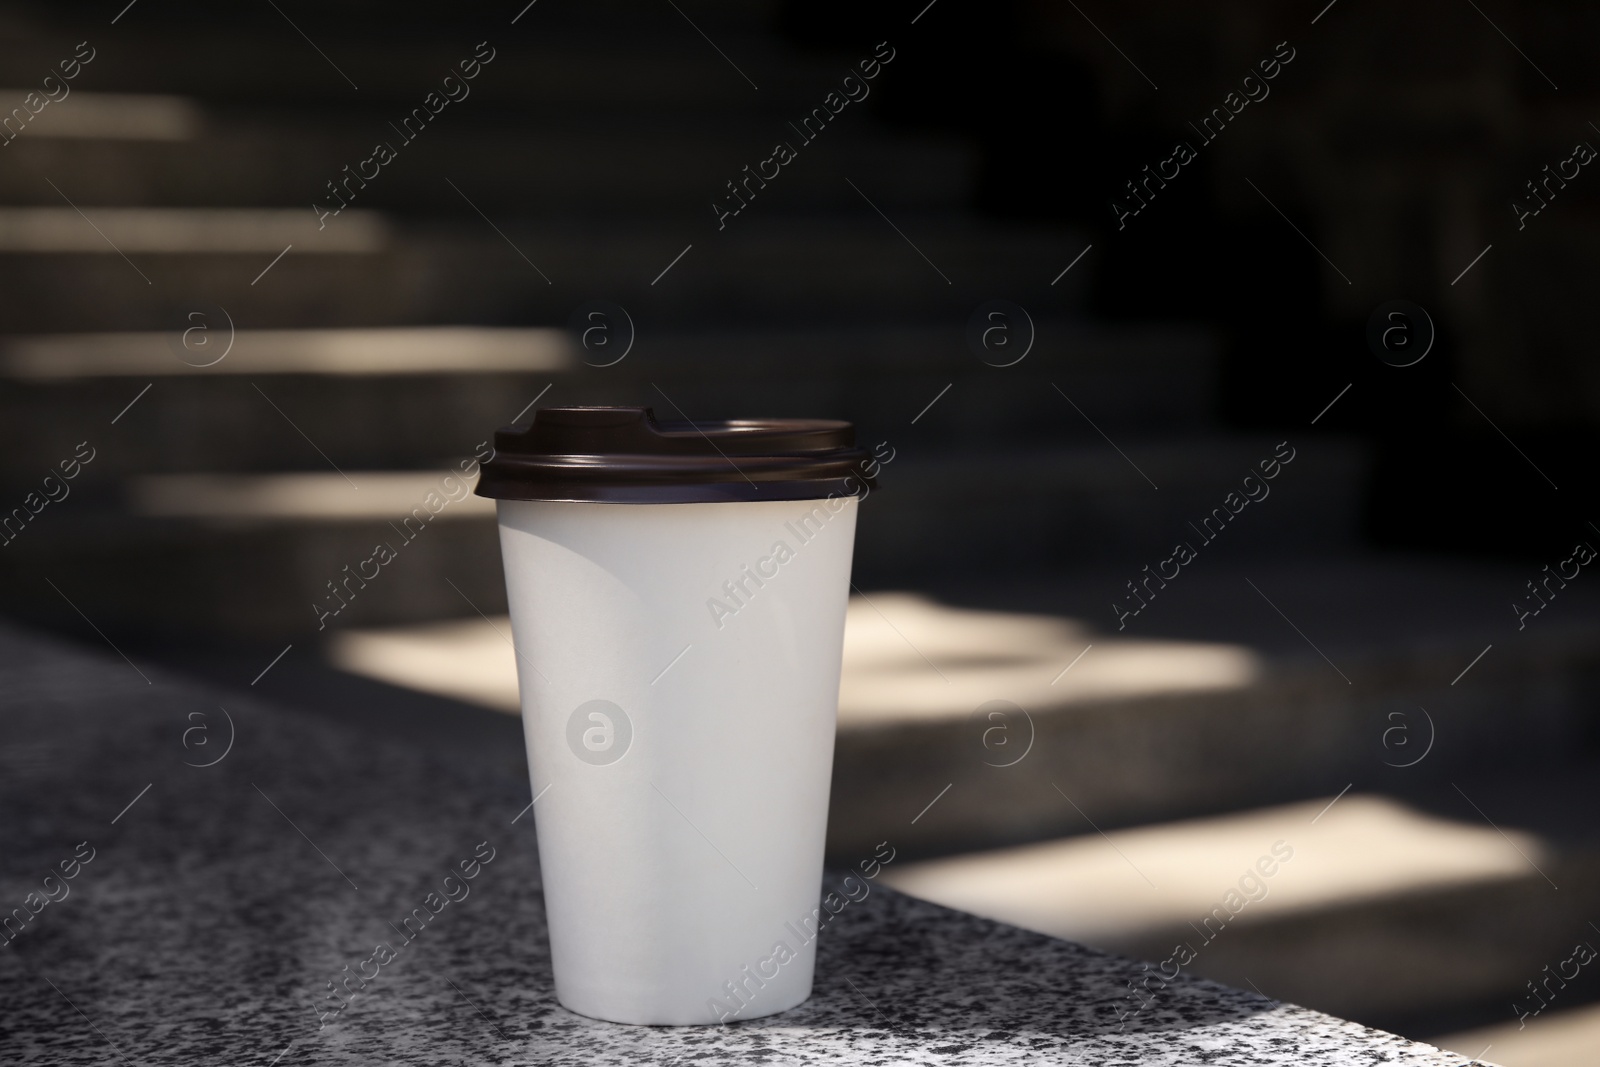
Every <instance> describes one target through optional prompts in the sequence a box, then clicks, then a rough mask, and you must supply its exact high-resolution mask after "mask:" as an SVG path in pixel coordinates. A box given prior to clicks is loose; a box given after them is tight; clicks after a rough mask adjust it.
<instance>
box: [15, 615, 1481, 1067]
mask: <svg viewBox="0 0 1600 1067" xmlns="http://www.w3.org/2000/svg"><path fill="white" fill-rule="evenodd" d="M144 673H145V674H146V675H148V676H149V678H150V680H151V683H152V684H146V682H145V681H144V679H143V678H142V677H141V676H140V674H139V672H138V671H137V670H136V669H134V668H133V667H131V666H130V665H129V664H128V663H127V662H125V661H123V660H121V659H119V658H117V657H116V656H115V655H112V654H111V653H110V652H109V651H108V652H107V654H106V655H104V656H101V655H98V654H94V653H92V652H86V651H83V650H78V649H68V648H66V647H64V646H61V645H57V644H54V643H51V642H48V641H45V640H42V639H39V638H36V637H32V636H28V635H23V634H19V633H17V632H15V631H8V630H0V700H3V702H4V704H3V706H4V709H5V710H4V712H3V719H0V728H3V736H0V812H3V816H4V817H3V819H0V914H9V913H10V912H11V909H13V908H22V909H24V913H25V914H30V916H31V917H30V918H29V919H28V921H27V922H26V924H25V925H24V926H23V928H22V932H21V933H20V934H19V935H17V936H16V937H15V939H14V940H12V941H10V942H9V944H7V945H5V947H0V1005H3V1006H4V1007H3V1012H0V1063H4V1064H8V1065H9V1064H51V1065H63V1067H70V1065H79V1064H82V1065H88V1064H97V1065H98V1064H108V1063H128V1064H136V1065H147V1064H149V1065H153V1064H207V1065H211V1064H230V1065H233V1064H259V1065H262V1067H298V1065H302V1064H339V1065H344V1064H407V1065H409V1064H417V1065H424V1064H426V1065H429V1067H433V1065H440V1064H444V1065H450V1067H457V1065H480V1064H484V1065H487V1064H494V1065H511V1064H529V1065H533V1064H539V1065H544V1064H554V1065H568V1064H571V1065H591V1064H601V1065H606V1064H619V1065H620V1064H628V1065H638V1064H659V1065H662V1067H668V1065H672V1064H683V1065H685V1067H687V1065H692V1064H725V1063H726V1064H744V1063H758V1064H881V1065H899V1064H951V1065H958V1064H1019V1065H1020V1064H1073V1065H1077V1064H1083V1065H1089V1064H1093V1065H1097V1067H1098V1065H1105V1067H1113V1065H1130V1067H1131V1065H1134V1064H1140V1065H1169V1064H1170V1065H1174V1067H1176V1065H1185V1067H1187V1065H1196V1064H1218V1065H1233V1064H1238V1065H1246V1064H1249V1065H1262V1064H1268V1065H1271V1064H1284V1065H1293V1067H1312V1065H1318V1064H1341V1065H1343V1064H1350V1065H1377V1064H1407V1065H1439V1067H1443V1065H1454V1064H1459V1063H1461V1060H1460V1058H1459V1057H1455V1056H1450V1055H1447V1054H1446V1053H1443V1052H1440V1051H1438V1050H1436V1049H1432V1048H1430V1047H1427V1046H1424V1045H1418V1044H1414V1043H1412V1042H1408V1041H1405V1040H1403V1039H1401V1038H1397V1037H1394V1036H1391V1035H1388V1034H1382V1033H1378V1032H1376V1031H1372V1030H1369V1029H1366V1028H1364V1027H1361V1026H1357V1025H1356V1024H1354V1023H1347V1022H1341V1021H1339V1020H1336V1019H1332V1018H1329V1017H1327V1016H1325V1015H1320V1014H1317V1013H1315V1012H1311V1011H1307V1010H1305V1009H1302V1008H1297V1007H1292V1006H1286V1005H1282V1004H1279V1003H1277V1002H1274V1001H1269V1000H1266V999H1264V998H1262V997H1260V996H1257V995H1256V994H1253V993H1245V992H1240V991H1237V990H1232V989H1227V988H1224V987H1222V986H1218V985H1214V984H1211V983H1208V982H1203V981H1197V980H1191V979H1188V978H1182V977H1181V978H1179V979H1178V980H1177V981H1175V982H1173V983H1171V984H1169V985H1166V986H1165V987H1164V988H1162V989H1161V990H1160V992H1159V993H1157V994H1156V995H1155V997H1154V1000H1153V1002H1151V1003H1150V1004H1149V1006H1148V1007H1146V1008H1145V1009H1144V1010H1142V1011H1139V1012H1137V1013H1135V1014H1131V1015H1129V1014H1128V1013H1129V1012H1130V1010H1131V1009H1132V1008H1133V1007H1135V1006H1136V1003H1137V1002H1136V1001H1134V1000H1132V999H1130V996H1129V987H1128V983H1129V982H1130V981H1131V980H1134V979H1137V978H1138V977H1139V976H1140V975H1141V974H1143V973H1145V972H1144V971H1143V969H1142V967H1141V965H1140V964H1137V963H1133V962H1130V961H1127V960H1123V959H1118V958H1116V957H1112V956H1107V955H1104V954H1101V953H1098V952H1094V951H1091V950H1089V949H1086V948H1082V947H1080V946H1077V945H1073V944H1070V943H1067V942H1063V941H1056V940H1053V939H1050V938H1046V937H1042V936H1040V935H1037V934H1032V933H1027V932H1024V931H1021V930H1017V929H1013V928H1010V927H1006V926H1002V925H999V924H996V923H992V922H988V921H986V920H982V919H978V918H975V917H972V916H968V915H963V914H960V913H958V912H953V911H948V910H946V909H943V908H939V907H935V906H933V905H930V904H926V903H922V902H920V901H916V900H912V899H910V898H908V897H904V896H900V895H898V894H895V893H893V892H891V891H890V890H888V889H885V888H882V887H878V886H874V888H873V889H872V892H871V894H870V895H869V896H868V897H867V898H866V899H865V900H863V901H862V902H861V903H859V904H852V905H850V906H849V907H847V908H846V909H845V910H844V911H843V912H842V913H841V914H840V915H839V916H838V917H837V918H836V919H835V921H834V922H833V923H832V924H831V925H830V926H829V927H828V928H827V929H826V930H825V931H824V933H823V934H822V935H821V939H820V942H819V946H820V947H819V955H818V961H817V982H816V989H815V992H814V994H813V996H812V998H811V1000H810V1001H808V1002H807V1003H805V1004H804V1005H802V1006H801V1007H799V1008H797V1009H795V1010H792V1011H790V1012H786V1013H784V1014H781V1015H778V1016H773V1017H769V1018H765V1019H759V1020H754V1021H750V1022H741V1023H735V1024H730V1025H726V1026H708V1027H681V1028H654V1027H629V1026H618V1025H613V1024H609V1023H602V1022H596V1021H593V1020H590V1019H585V1018H582V1017H580V1016H577V1015H573V1014H572V1013H570V1012H567V1011H566V1010H564V1009H563V1008H561V1007H560V1006H559V1005H558V1004H557V1003H556V1001H555V997H554V994H553V990H552V986H551V976H550V963H549V958H548V954H547V948H546V940H545V927H544V915H543V904H542V901H541V898H540V892H539V875H538V865H537V857H536V850H535V847H534V840H533V827H532V820H531V819H522V820H521V821H518V822H516V823H513V819H515V818H516V817H517V816H518V814H519V812H521V811H522V809H523V808H524V807H525V806H526V805H527V803H528V799H529V798H528V789H527V783H526V782H525V781H511V780H500V779H498V778H493V777H490V776H487V775H483V774H475V773H473V769H472V768H463V767H457V766H445V765H443V764H440V763H436V762H432V761H430V759H429V758H428V757H427V756H426V754H423V753H418V752H416V751H414V750H412V749H409V748H405V747H401V746H399V745H390V744H385V743H375V742H374V741H373V740H372V739H371V738H369V737H367V736H366V735H360V734H355V733H346V732H344V731H342V730H340V729H338V728H336V727H334V726H332V725H330V724H328V723H326V722H323V721H318V720H312V719H303V718H300V717H298V716H296V715H294V714H292V713H289V712H286V711H285V710H283V709H277V708H270V707H267V706H264V705H261V704H259V703H254V702H252V700H251V699H250V698H249V697H248V696H247V695H241V693H247V692H248V687H247V684H246V683H247V682H248V679H241V683H240V689H239V690H237V691H227V692H224V691H221V690H217V689H209V688H206V687H204V686H202V685H198V684H195V683H191V682H189V681H186V680H181V679H174V678H171V677H167V676H164V675H162V674H161V673H160V672H157V671H153V670H150V669H149V668H148V667H146V668H144ZM223 708H226V716H225V715H224V713H223V711H222V710H221V709H223ZM230 718H231V722H232V732H233V743H232V747H231V749H229V750H227V754H226V755H225V756H222V754H223V752H224V746H225V745H226V744H227V741H228V737H229V732H230V729H229V719H230ZM196 730H199V732H192V731H196ZM186 731H191V732H189V733H188V734H187V735H186V733H185V732H186ZM219 756H222V758H221V759H220V761H219V762H215V763H214V765H212V766H196V764H204V763H208V762H212V761H215V760H217V758H218V757H219ZM146 786H149V788H148V790H147V791H146ZM136 798H137V799H136ZM130 801H132V802H133V803H132V806H131V807H128V805H129V803H130ZM125 808H126V810H124V809H125ZM81 842H88V846H87V848H84V849H79V845H80V843H81ZM482 842H487V843H488V845H487V848H488V849H492V850H493V856H494V858H493V859H492V860H491V861H490V862H489V863H487V864H486V865H484V866H483V867H482V868H481V870H480V871H479V872H478V874H477V877H476V878H474V879H473V880H472V881H471V882H470V883H467V885H468V888H469V893H468V895H467V896H465V897H464V898H463V899H460V900H457V901H455V902H452V903H449V904H447V905H445V906H444V907H443V909H442V910H441V911H440V912H439V913H438V914H437V916H436V917H435V918H433V919H432V921H430V922H429V924H428V925H427V927H426V928H425V929H424V930H423V932H422V933H421V934H419V935H417V936H416V937H415V939H414V940H412V941H411V942H410V943H409V944H407V945H404V946H402V947H401V948H399V949H398V951H397V953H396V955H395V957H394V958H393V959H392V960H391V961H390V962H389V963H388V964H387V965H385V966H383V967H382V968H381V970H379V972H378V976H377V977H376V978H374V979H372V980H371V981H370V982H369V983H368V984H367V987H366V989H365V991H363V992H361V993H359V994H358V995H357V996H356V997H355V998H354V999H353V1000H351V1001H350V1002H349V1005H348V1007H345V1008H343V1009H342V1010H341V1011H340V1012H339V1013H338V1014H336V1015H333V1016H331V1017H329V1019H328V1021H327V1025H326V1026H322V1025H321V1022H320V1021H319V1018H320V1016H321V1014H322V1013H323V1012H324V1011H327V1010H328V1008H330V1007H332V1006H334V1005H335V1003H336V1002H333V1001H325V1000H324V997H325V995H326V992H327V989H326V983H327V982H329V981H330V980H332V979H335V978H338V977H342V974H343V972H342V968H344V967H345V966H347V965H348V966H349V967H350V968H351V969H352V970H354V969H356V968H357V966H358V964H360V963H361V962H362V961H363V960H365V959H367V958H368V957H369V956H371V955H372V953H373V949H374V947H375V945H376V944H377V943H379V942H385V943H388V944H390V945H391V946H392V945H396V944H399V942H400V939H399V938H398V937H397V936H396V933H395V930H394V927H393V926H391V925H390V924H391V923H395V922H398V921H399V920H400V917H401V916H403V915H405V914H406V913H408V912H409V911H410V910H411V909H413V908H415V907H418V906H420V905H421V904H422V902H423V900H424V898H425V897H426V895H427V894H428V893H429V892H438V891H440V888H441V885H442V883H443V880H444V878H445V877H446V875H447V874H449V873H450V868H453V867H454V866H455V865H456V864H457V863H458V862H459V861H461V860H464V859H469V858H471V857H472V855H473V853H474V850H475V848H479V847H480V844H481V843H482ZM75 849H79V852H80V854H87V852H88V850H89V849H92V850H93V858H92V859H91V860H89V862H87V863H84V864H81V865H80V866H79V868H78V869H77V873H76V876H75V877H74V878H72V879H71V880H70V881H68V882H65V883H61V882H58V881H52V882H50V883H48V888H49V890H50V892H51V894H53V895H56V896H60V895H61V893H62V891H63V887H64V888H65V890H66V895H65V896H64V897H61V899H59V900H56V901H54V902H49V903H44V904H43V905H42V907H40V909H39V910H38V912H37V914H31V912H30V909H29V908H28V904H27V901H28V895H29V894H30V893H38V894H40V895H39V896H36V897H34V898H33V900H34V903H35V904H36V905H37V904H39V902H40V901H42V900H43V899H44V896H43V894H44V889H45V888H46V887H47V886H46V883H45V878H46V876H47V875H48V874H49V873H50V870H51V869H54V868H56V866H57V865H58V864H59V863H61V862H62V861H68V860H72V859H73V858H74V852H75ZM455 892H456V893H457V894H458V895H459V889H457V890H455Z"/></svg>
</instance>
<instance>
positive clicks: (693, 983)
mask: <svg viewBox="0 0 1600 1067" xmlns="http://www.w3.org/2000/svg"><path fill="white" fill-rule="evenodd" d="M857 506H858V500H857V498H855V497H835V498H830V499H826V500H793V501H759V502H720V503H688V504H612V503H589V502H572V501H524V500H504V499H502V500H500V501H498V510H499V522H500V541H501V550H502V555H503V560H504V564H505V573H506V586H507V593H508V597H509V600H510V606H511V624H512V631H513V640H514V643H515V645H516V650H517V661H518V662H517V670H518V680H519V684H520V690H521V700H522V721H523V726H524V732H525V736H526V741H527V748H528V765H529V770H530V776H531V779H532V788H533V795H534V797H535V798H536V803H535V804H534V808H533V816H534V819H535V822H536V825H537V833H538V841H539V860H540V867H541V870H542V879H543V886H544V897H545V909H546V913H547V917H548V920H549V930H550V952H551V959H552V963H553V967H554V970H555V986H556V996H557V998H558V999H559V1000H560V1002H561V1003H562V1004H563V1005H564V1006H565V1007H567V1008H569V1009H570V1010H572V1011H575V1012H578V1013H580V1014H582V1015H587V1016H592V1017H595V1018H600V1019H609V1020H612V1021H616V1022H625V1023H650V1024H692V1023H716V1022H723V1021H729V1020H732V1019H746V1018H753V1017H757V1016H761V1015H768V1014H772V1013H774V1012H778V1011H782V1010H784V1009H786V1008H789V1007H793V1006H794V1005H796V1004H798V1003H800V1002H801V1001H803V1000H805V999H806V997H807V996H809V994H810V991H811V978H812V969H813V964H814V961H815V949H816V945H815V931H816V927H817V920H816V917H817V909H818V897H819V895H820V892H821V881H822V855H823V838H824V832H825V827H826V825H827V812H828V788H829V780H830V777H831V772H832V761H833V739H834V728H835V722H836V717H837V709H838V696H839V669H840V656H841V652H842V647H843V639H844V616H845V604H846V601H847V599H848V595H849V575H850V562H851V554H852V549H853V545H854V538H855V520H856V508H857Z"/></svg>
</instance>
